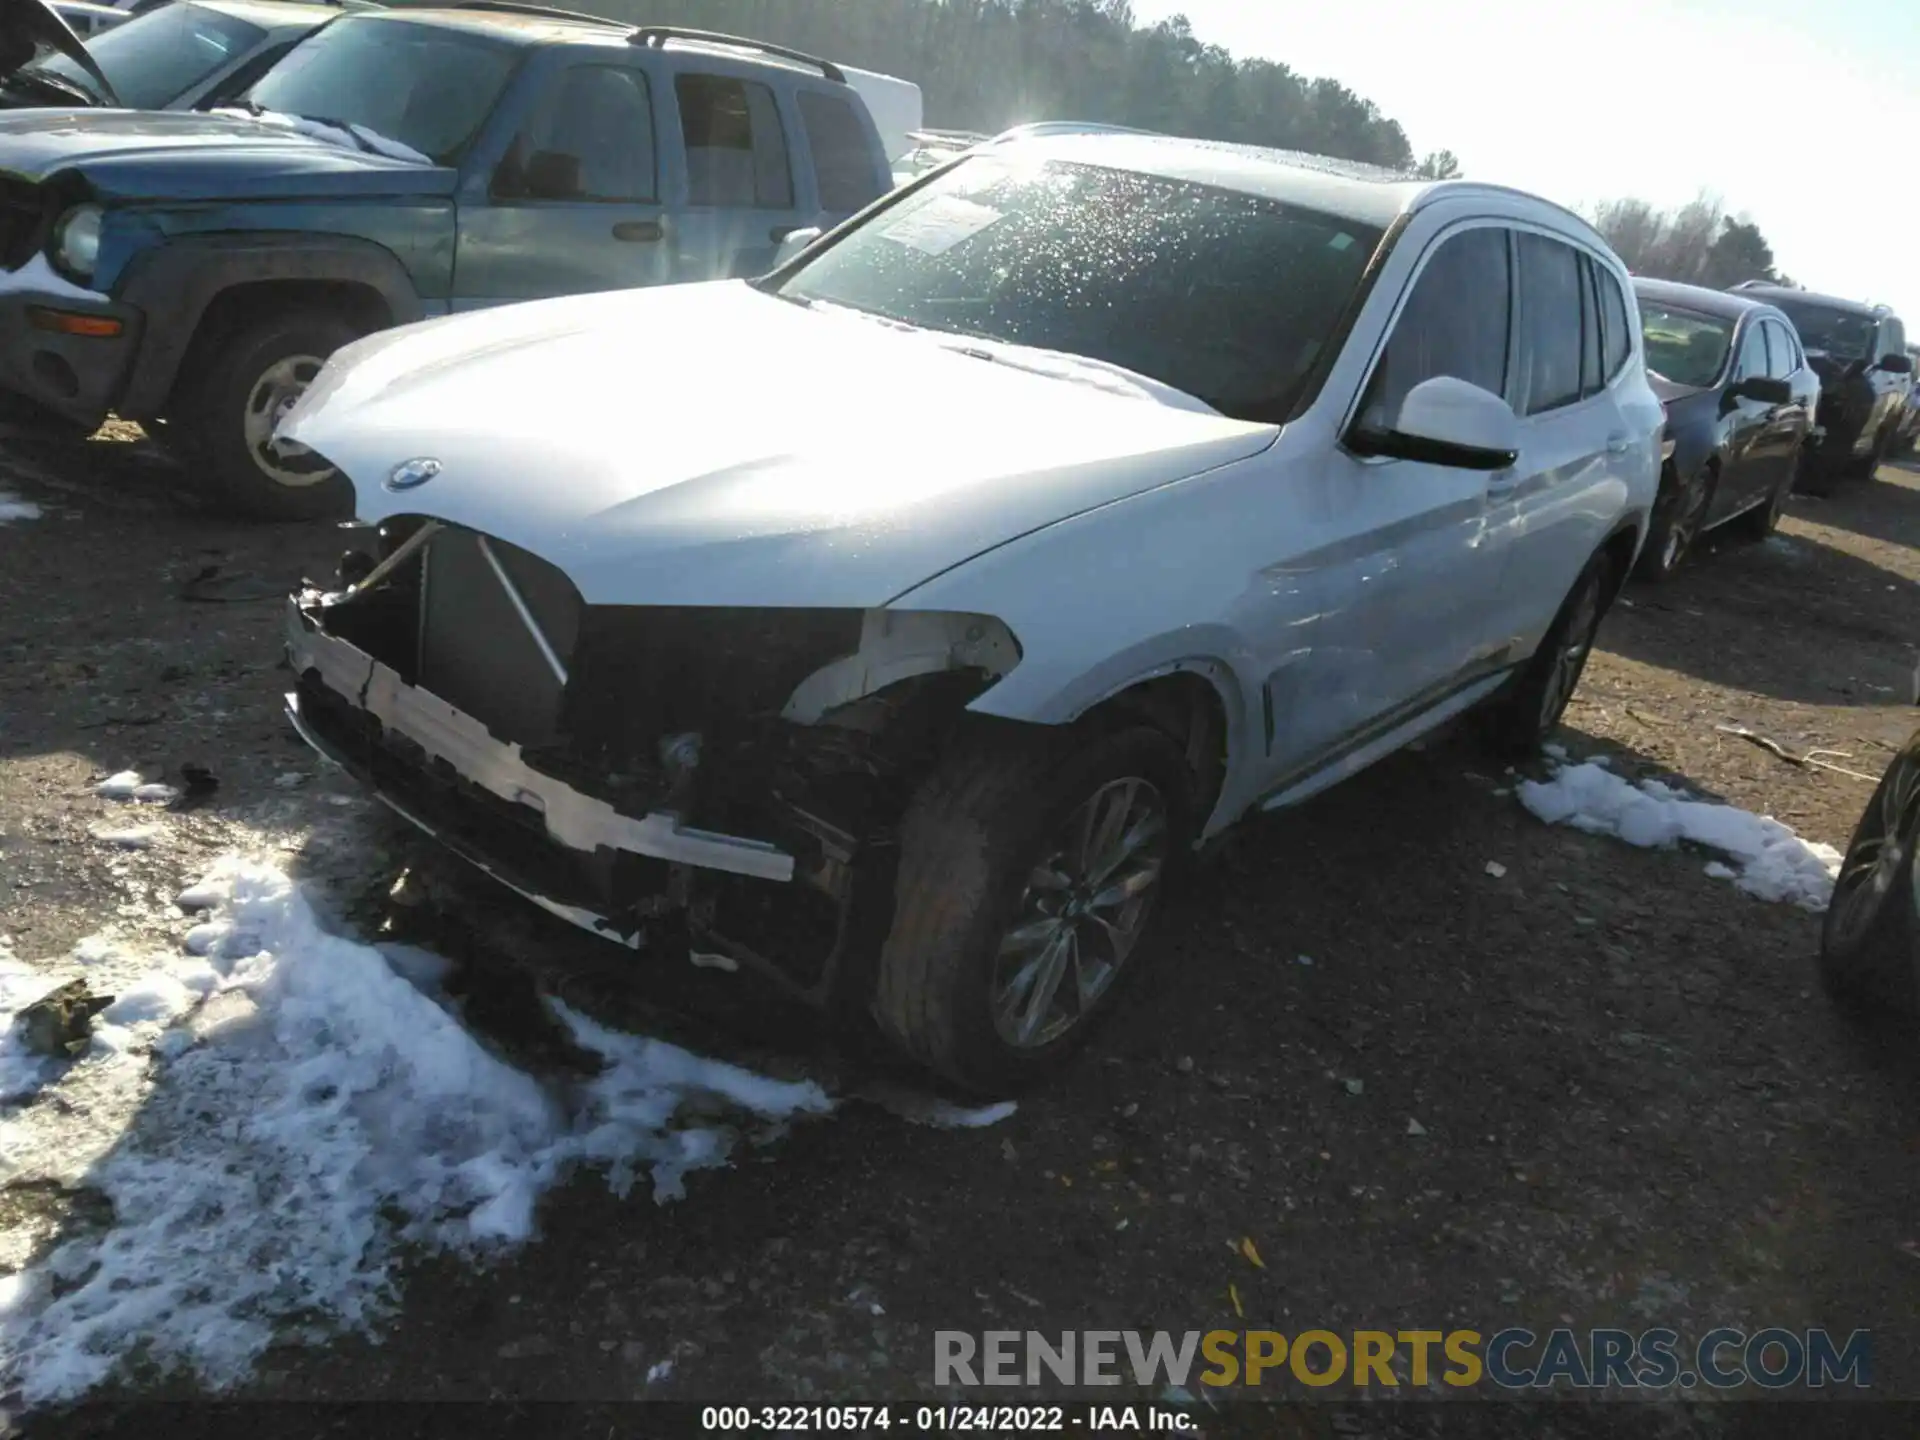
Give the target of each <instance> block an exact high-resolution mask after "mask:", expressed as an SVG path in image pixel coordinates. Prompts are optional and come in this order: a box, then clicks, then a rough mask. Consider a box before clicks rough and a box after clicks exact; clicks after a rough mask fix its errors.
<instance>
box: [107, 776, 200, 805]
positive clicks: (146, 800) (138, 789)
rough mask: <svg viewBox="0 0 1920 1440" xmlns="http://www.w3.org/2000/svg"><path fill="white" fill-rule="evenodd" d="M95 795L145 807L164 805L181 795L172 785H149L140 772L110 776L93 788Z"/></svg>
mask: <svg viewBox="0 0 1920 1440" xmlns="http://www.w3.org/2000/svg"><path fill="white" fill-rule="evenodd" d="M93 793H94V794H96V795H98V796H100V798H101V799H103V800H137V801H139V802H140V803H141V804H143V805H164V804H167V803H169V802H171V801H172V800H174V799H175V798H176V797H177V796H178V795H179V794H180V792H179V791H178V790H176V789H174V788H173V786H171V785H160V784H153V785H149V784H147V783H146V782H145V781H144V780H143V779H142V778H141V775H140V772H139V771H138V770H122V771H121V772H120V773H119V774H118V775H109V776H108V777H107V778H106V779H104V780H102V781H101V782H100V783H99V784H98V785H96V786H94V787H93Z"/></svg>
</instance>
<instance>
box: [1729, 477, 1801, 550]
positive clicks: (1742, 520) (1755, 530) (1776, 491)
mask: <svg viewBox="0 0 1920 1440" xmlns="http://www.w3.org/2000/svg"><path fill="white" fill-rule="evenodd" d="M1793 488H1794V478H1793V477H1792V476H1791V475H1789V476H1788V477H1787V478H1786V479H1784V480H1782V481H1780V482H1779V483H1778V484H1776V485H1775V486H1774V487H1773V490H1772V491H1771V492H1770V493H1769V494H1768V496H1767V499H1766V503H1765V504H1762V505H1756V506H1754V507H1753V508H1752V509H1751V510H1749V511H1747V512H1746V513H1745V514H1742V515H1740V516H1737V517H1736V518H1735V519H1733V520H1732V521H1730V522H1729V523H1728V525H1727V529H1728V530H1729V531H1731V532H1732V533H1733V534H1734V535H1735V536H1736V537H1737V538H1739V539H1742V540H1754V541H1759V540H1764V539H1766V538H1767V537H1768V536H1769V535H1771V534H1773V532H1774V531H1775V530H1777V529H1779V528H1780V517H1781V516H1782V515H1784V514H1785V513H1786V509H1787V495H1788V494H1789V493H1790V492H1791V491H1792V490H1793Z"/></svg>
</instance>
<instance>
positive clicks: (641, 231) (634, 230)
mask: <svg viewBox="0 0 1920 1440" xmlns="http://www.w3.org/2000/svg"><path fill="white" fill-rule="evenodd" d="M666 233H667V232H666V231H665V230H664V229H662V228H661V225H660V222H659V221H658V220H622V221H621V222H620V223H619V224H617V225H615V226H614V227H613V238H614V239H616V240H640V241H647V240H659V239H661V238H663V237H664V236H665V235H666Z"/></svg>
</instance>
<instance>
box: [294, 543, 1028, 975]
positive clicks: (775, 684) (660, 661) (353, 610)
mask: <svg viewBox="0 0 1920 1440" xmlns="http://www.w3.org/2000/svg"><path fill="white" fill-rule="evenodd" d="M378 536H379V547H380V549H381V551H383V552H384V559H382V558H380V557H378V556H375V557H364V558H363V557H355V558H354V559H353V560H350V561H349V563H348V565H347V566H346V569H347V570H348V571H349V573H351V572H352V570H353V569H354V568H355V566H356V564H357V565H358V566H359V567H361V568H364V567H365V566H367V565H368V564H371V565H372V567H373V568H372V569H371V571H370V572H369V573H367V574H366V576H365V578H363V579H362V580H360V581H359V583H357V584H354V585H352V586H350V587H349V588H346V589H343V590H339V591H333V592H321V591H311V590H310V591H306V592H304V593H302V594H299V595H296V596H294V597H292V598H291V599H290V600H289V603H288V611H287V653H288V657H289V659H290V661H291V664H292V667H293V670H294V672H295V674H296V676H297V677H298V678H297V682H296V686H295V689H294V691H293V692H292V693H291V694H290V695H289V696H288V697H287V708H288V714H289V716H290V718H291V719H292V721H293V723H294V725H295V727H296V728H297V729H298V730H299V733H300V734H301V735H302V736H303V737H304V738H305V739H306V740H307V741H308V743H309V744H311V745H312V746H313V747H314V748H315V749H316V750H318V751H319V752H320V753H322V754H323V755H325V756H327V757H328V758H329V759H331V760H333V761H335V762H336V763H338V764H340V765H341V766H343V767H344V768H346V769H347V770H348V771H349V772H351V773H352V774H354V775H355V776H356V777H358V778H359V779H360V780H361V781H363V782H364V783H365V784H367V785H368V786H369V787H371V788H372V789H373V790H374V791H375V793H377V794H378V795H379V796H380V798H381V799H382V800H384V801H385V802H386V803H387V804H388V805H390V806H391V807H392V808H393V809H395V810H396V811H398V812H399V813H400V814H402V815H403V816H405V817H406V818H407V819H409V820H411V821H412V822H413V823H414V824H416V825H418V826H419V827H420V828H421V829H422V830H425V831H426V832H427V833H428V834H430V835H432V836H434V837H435V838H436V839H438V840H439V841H441V842H442V843H443V844H445V845H446V846H448V847H449V848H450V849H452V850H453V851H455V852H456V853H457V854H459V855H461V856H463V857H464V858H465V859H467V860H469V861H470V862H472V863H473V864H475V865H477V866H478V867H480V868H481V869H482V870H484V871H486V872H487V873H488V874H490V875H492V876H493V877H494V878H496V879H498V880H500V881H501V882H503V883H505V884H507V885H509V886H511V887H512V888H513V889H515V890H517V891H519V892H520V893H521V894H522V895H524V896H526V897H527V898H528V899H530V900H532V901H534V902H535V903H536V904H539V905H540V906H542V907H543V908H545V909H547V910H549V911H551V912H552V913H554V914H556V915H559V916H561V917H563V918H565V919H567V920H570V921H572V922H573V923H575V924H577V925H580V926H582V927H584V928H586V929H589V930H591V931H593V932H594V933H596V934H598V935H601V936H603V937H604V938H607V939H609V940H613V941H616V942H618V943H620V944H623V945H626V946H630V947H632V948H635V949H643V948H644V949H648V950H653V951H659V952H662V953H666V954H675V953H679V954H685V953H688V952H689V951H693V952H698V953H702V954H704V955H719V956H722V957H724V958H725V960H726V961H727V962H730V963H731V964H734V965H739V966H744V967H746V968H748V969H751V970H755V971H758V972H761V973H762V974H764V975H766V976H768V977H770V978H772V979H774V980H775V981H777V982H779V983H781V984H782V985H783V986H785V987H786V988H788V989H791V990H796V991H798V992H800V993H801V994H802V995H803V996H804V997H805V998H808V999H810V1000H813V1001H816V1002H821V1003H823V1002H824V1001H825V1000H826V998H827V995H828V992H829V991H830V990H831V988H832V986H833V984H834V982H835V979H836V972H837V967H838V962H839V959H840V956H841V953H842V950H843V948H844V944H845V940H846V937H847V934H848V931H849V926H850V922H851V920H852V918H853V913H854V905H853V902H854V898H855V894H856V891H858V892H860V893H862V894H866V893H869V892H871V893H873V894H875V895H876V896H877V895H884V893H885V891H886V888H887V878H886V876H885V874H884V873H883V870H882V872H881V873H875V872H874V866H875V864H876V860H877V859H878V858H879V857H883V856H884V853H885V850H886V845H885V838H886V837H885V831H886V829H887V827H888V825H889V824H890V822H891V819H892V817H894V816H897V815H898V814H899V813H900V811H901V810H902V808H903V807H904V805H905V803H906V795H905V792H906V790H907V789H908V788H909V787H910V786H911V784H912V782H913V780H914V779H915V778H916V777H917V776H918V775H919V774H921V773H923V771H924V769H925V768H926V765H927V763H928V757H929V755H930V753H931V750H932V749H933V748H934V747H937V746H938V744H939V743H940V737H941V731H942V728H943V726H945V725H949V724H951V723H952V722H953V720H954V718H955V717H957V716H958V715H959V714H960V713H961V712H962V711H963V710H964V708H965V706H966V704H967V703H968V701H970V700H971V699H972V698H973V697H974V696H975V695H977V694H979V693H980V692H981V691H982V690H984V689H985V688H986V687H987V686H988V685H990V684H991V683H992V682H993V680H994V679H995V678H996V677H998V676H999V675H1002V674H1004V673H1006V672H1007V671H1008V670H1010V669H1011V668H1012V667H1013V666H1014V665H1015V664H1017V663H1018V660H1019V647H1018V645H1017V643H1016V642H1015V641H1014V639H1013V636H1012V635H1011V634H1010V633H1009V632H1008V630H1007V629H1006V627H1005V626H1004V625H1002V624H1001V623H1000V622H999V621H997V620H994V619H992V618H991V617H987V616H967V615H941V614H927V613H916V612H904V613H897V614H896V613H890V612H888V611H886V610H883V609H882V610H866V611H862V610H853V609H823V610H768V609H757V608H746V609H739V608H726V607H673V606H667V607H649V606H590V605H586V604H584V603H583V602H582V601H581V599H580V596H579V593H578V591H577V590H576V589H575V588H574V587H573V585H572V584H571V583H570V582H569V581H568V580H567V579H566V577H565V576H564V575H562V574H561V572H560V571H559V570H557V569H556V568H555V567H553V566H552V565H549V564H547V563H546V562H545V561H542V560H540V559H539V558H538V557H536V556H534V555H531V554H529V553H528V552H527V551H525V550H522V549H520V548H519V547H517V546H514V545H511V544H509V543H507V542H505V541H503V540H499V539H497V538H494V537H489V536H486V535H482V534H479V533H476V532H474V531H471V530H468V529H465V528H463V527H460V526H455V525H448V524H444V523H442V522H439V521H435V520H428V519H424V518H421V517H413V516H409V517H401V518H397V519H394V520H391V521H388V522H387V523H385V524H383V525H382V526H381V527H380V528H379V531H378ZM882 863H883V862H882ZM879 923H882V924H884V920H882V921H880V922H879Z"/></svg>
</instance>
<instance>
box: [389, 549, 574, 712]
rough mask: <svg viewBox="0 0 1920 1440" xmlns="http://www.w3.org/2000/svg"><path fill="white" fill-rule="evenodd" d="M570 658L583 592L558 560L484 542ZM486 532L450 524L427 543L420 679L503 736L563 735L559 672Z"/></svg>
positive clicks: (551, 640) (560, 652)
mask: <svg viewBox="0 0 1920 1440" xmlns="http://www.w3.org/2000/svg"><path fill="white" fill-rule="evenodd" d="M484 543H485V544H486V546H487V547H488V549H490V550H491V551H492V554H493V557H494V559H495V560H497V561H498V562H499V563H500V567H501V568H502V569H503V570H505V571H506V572H507V576H508V578H509V579H510V580H511V581H512V582H513V587H514V589H515V590H517V591H518V592H519V594H520V598H521V599H522V600H524V601H525V602H526V605H527V608H528V609H529V610H530V611H531V612H532V614H533V619H534V623H535V624H537V625H538V626H539V627H540V630H541V633H542V634H544V635H545V636H546V639H547V643H548V644H549V645H551V646H552V647H553V650H554V651H555V653H556V655H557V656H558V658H559V660H560V663H561V665H562V666H566V665H568V664H569V663H570V662H571V660H572V658H573V650H574V644H575V640H576V637H577V636H578V634H579V631H580V610H581V604H580V592H579V591H577V590H575V589H574V587H573V583H572V582H571V581H569V580H568V579H567V577H566V576H565V575H563V574H562V573H561V572H560V571H559V570H558V569H556V568H555V567H554V566H552V565H550V564H548V563H547V562H546V561H544V560H542V559H540V558H539V557H538V556H535V555H530V554H528V553H527V552H526V551H525V550H522V549H520V548H518V547H517V546H514V545H509V544H508V543H507V542H506V541H504V540H495V539H488V540H486V541H485V542H484ZM481 545H482V540H481V537H480V536H478V535H476V534H475V533H474V532H473V531H471V530H460V529H451V528H450V529H448V530H445V531H443V532H442V533H440V534H439V535H436V536H435V537H434V538H433V540H432V541H431V543H429V544H428V546H427V550H426V557H425V571H424V575H423V577H422V583H421V587H420V635H419V648H420V657H419V658H420V664H419V684H420V686H421V688H422V689H425V690H430V691H432V692H433V693H434V694H435V695H438V696H439V697H440V698H441V699H442V700H444V701H446V702H447V703H448V704H449V705H452V706H454V707H455V708H456V709H458V710H462V711H465V712H466V713H467V714H468V715H471V716H473V718H474V719H476V720H478V721H479V722H480V723H481V724H483V725H485V726H486V727H487V730H488V732H489V733H490V734H491V735H493V736H494V738H495V739H498V740H506V741H511V742H512V743H514V744H517V745H520V746H522V747H523V748H527V749H533V748H537V747H541V746H546V745H551V744H553V743H554V741H555V740H556V739H558V738H559V733H560V730H559V727H560V718H561V705H562V703H563V695H562V686H561V683H560V679H559V677H558V676H556V675H555V674H554V673H553V667H552V666H551V665H550V664H549V663H548V662H547V659H546V657H545V656H544V655H543V654H542V653H541V650H540V646H539V643H538V642H537V641H536V640H535V639H534V637H533V635H532V633H531V632H530V631H529V630H528V628H527V624H526V621H525V620H523V619H522V618H521V616H520V612H519V609H518V607H517V606H516V605H515V604H514V603H513V599H512V597H511V596H510V595H509V594H508V593H507V590H506V587H505V586H503V585H502V584H501V583H500V577H499V576H498V575H496V574H495V573H494V570H493V566H492V565H491V564H489V563H488V561H487V557H486V554H485V553H483V551H482V549H481Z"/></svg>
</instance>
